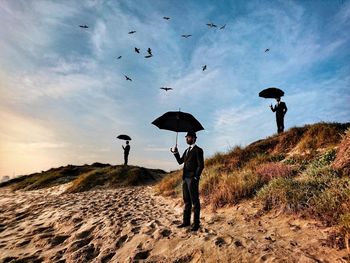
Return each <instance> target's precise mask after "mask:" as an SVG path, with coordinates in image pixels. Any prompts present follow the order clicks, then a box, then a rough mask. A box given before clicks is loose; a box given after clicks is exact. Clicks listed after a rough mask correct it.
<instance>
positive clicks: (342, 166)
mask: <svg viewBox="0 0 350 263" xmlns="http://www.w3.org/2000/svg"><path fill="white" fill-rule="evenodd" d="M333 167H334V168H335V169H338V170H342V173H343V174H344V175H349V174H350V129H348V130H347V132H346V134H345V135H344V136H343V139H342V141H341V143H340V145H339V147H338V150H337V153H336V158H335V160H334V163H333Z"/></svg>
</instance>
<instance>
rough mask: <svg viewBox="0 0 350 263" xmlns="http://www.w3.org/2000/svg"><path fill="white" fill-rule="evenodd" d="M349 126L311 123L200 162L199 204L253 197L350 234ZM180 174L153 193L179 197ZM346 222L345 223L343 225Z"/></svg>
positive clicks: (215, 205) (270, 206)
mask: <svg viewBox="0 0 350 263" xmlns="http://www.w3.org/2000/svg"><path fill="white" fill-rule="evenodd" d="M349 127H350V123H347V124H339V123H317V124H314V125H306V126H304V127H301V128H291V129H289V130H288V131H286V132H284V133H282V134H278V135H274V136H271V137H269V138H266V139H264V140H259V141H257V142H254V143H252V144H250V145H248V146H247V147H245V148H241V147H236V148H234V149H232V150H231V151H229V152H227V153H217V154H215V155H214V156H213V157H211V158H209V159H207V160H206V166H205V169H204V171H203V174H202V178H201V181H200V191H201V196H202V198H203V201H204V205H210V206H212V207H213V208H214V209H215V208H218V207H223V206H227V205H233V204H236V203H238V202H240V200H242V199H248V198H256V199H257V200H260V201H261V202H262V203H263V204H264V207H265V210H269V209H273V208H278V209H282V210H283V211H285V212H287V213H298V214H301V215H303V216H307V217H311V218H317V219H319V220H321V221H322V222H324V223H325V224H328V225H335V224H338V223H341V224H342V225H343V226H346V225H347V224H348V226H349V230H350V179H349V176H348V175H349V170H350V169H349V168H350V158H349V154H350V130H349ZM180 185H181V172H180V171H176V172H174V173H173V174H170V175H168V176H166V177H165V178H163V180H162V181H161V182H160V183H159V184H158V187H157V188H158V192H159V193H160V194H163V195H166V196H180V195H179V194H180V193H181V189H180ZM348 219H349V220H348Z"/></svg>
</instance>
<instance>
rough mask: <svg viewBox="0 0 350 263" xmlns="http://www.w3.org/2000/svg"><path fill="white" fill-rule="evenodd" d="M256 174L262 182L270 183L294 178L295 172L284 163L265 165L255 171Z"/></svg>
mask: <svg viewBox="0 0 350 263" xmlns="http://www.w3.org/2000/svg"><path fill="white" fill-rule="evenodd" d="M255 173H256V174H257V176H259V177H260V178H261V180H262V181H264V182H268V181H270V180H272V179H274V178H279V177H289V176H293V175H294V174H295V170H294V169H293V168H292V167H291V166H289V165H285V164H283V163H263V164H261V165H259V166H258V167H257V168H256V169H255Z"/></svg>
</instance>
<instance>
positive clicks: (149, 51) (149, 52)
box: [147, 48, 153, 56]
mask: <svg viewBox="0 0 350 263" xmlns="http://www.w3.org/2000/svg"><path fill="white" fill-rule="evenodd" d="M147 53H148V54H149V55H150V56H152V55H153V54H152V49H151V48H148V49H147Z"/></svg>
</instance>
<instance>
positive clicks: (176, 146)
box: [175, 132, 179, 148]
mask: <svg viewBox="0 0 350 263" xmlns="http://www.w3.org/2000/svg"><path fill="white" fill-rule="evenodd" d="M178 134H179V133H178V132H176V143H175V147H176V148H177V137H178Z"/></svg>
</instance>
